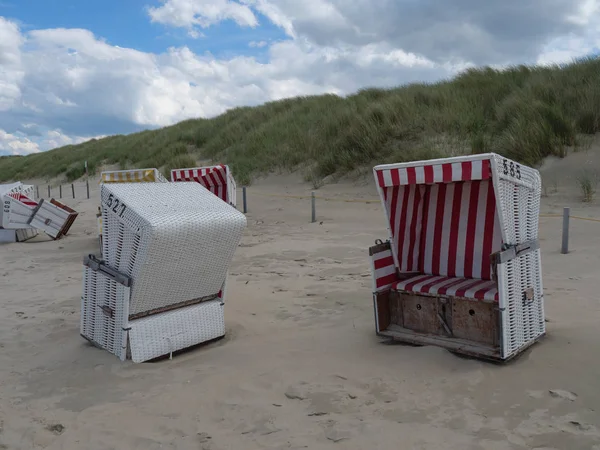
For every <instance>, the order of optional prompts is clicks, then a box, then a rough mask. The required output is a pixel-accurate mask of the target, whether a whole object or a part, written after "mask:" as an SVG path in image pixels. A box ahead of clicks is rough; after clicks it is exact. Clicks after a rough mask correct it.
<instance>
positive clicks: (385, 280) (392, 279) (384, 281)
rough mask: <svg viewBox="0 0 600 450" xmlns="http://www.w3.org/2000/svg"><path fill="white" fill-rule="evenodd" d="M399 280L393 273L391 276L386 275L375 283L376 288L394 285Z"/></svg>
mask: <svg viewBox="0 0 600 450" xmlns="http://www.w3.org/2000/svg"><path fill="white" fill-rule="evenodd" d="M397 280H398V278H397V277H396V274H395V273H392V274H390V275H386V276H385V277H381V278H377V280H376V281H375V286H376V287H378V288H380V287H381V286H385V285H386V284H392V283H394V282H395V281H397Z"/></svg>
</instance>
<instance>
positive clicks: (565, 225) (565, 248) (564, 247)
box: [560, 208, 571, 255]
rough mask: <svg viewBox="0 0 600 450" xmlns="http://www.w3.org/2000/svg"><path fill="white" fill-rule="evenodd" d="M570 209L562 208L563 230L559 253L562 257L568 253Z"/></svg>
mask: <svg viewBox="0 0 600 450" xmlns="http://www.w3.org/2000/svg"><path fill="white" fill-rule="evenodd" d="M570 212H571V208H563V229H562V247H561V249H560V252H561V253H562V254H563V255H566V254H567V253H569V217H570Z"/></svg>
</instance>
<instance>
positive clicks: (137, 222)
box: [80, 183, 246, 362]
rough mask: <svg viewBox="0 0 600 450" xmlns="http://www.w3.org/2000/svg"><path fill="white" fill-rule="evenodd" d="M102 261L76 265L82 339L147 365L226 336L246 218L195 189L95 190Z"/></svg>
mask: <svg viewBox="0 0 600 450" xmlns="http://www.w3.org/2000/svg"><path fill="white" fill-rule="evenodd" d="M101 205H102V206H101V208H102V220H103V229H102V235H103V239H102V246H103V248H102V255H103V259H102V260H99V259H96V258H94V257H93V256H91V255H90V256H88V257H86V259H85V260H84V275H83V279H84V282H83V295H82V298H81V324H80V327H81V335H82V336H83V337H84V338H86V339H88V340H89V341H91V342H93V343H95V344H96V345H97V346H99V347H101V348H103V349H106V350H107V351H109V352H111V353H113V354H115V355H116V356H118V357H119V358H120V359H121V360H125V359H126V358H131V359H132V360H133V361H134V362H143V361H147V360H150V359H153V358H156V357H159V356H162V355H166V354H169V353H172V352H175V351H177V350H181V349H184V348H187V347H190V346H193V345H196V344H199V343H202V342H205V341H210V340H213V339H216V338H219V337H222V336H224V335H225V322H224V302H225V293H226V278H227V272H228V270H229V265H230V263H231V260H232V258H233V255H234V253H235V250H236V248H237V246H238V244H239V241H240V239H241V236H242V233H243V230H244V228H245V227H246V218H245V216H244V215H243V214H242V213H241V212H239V211H237V210H236V209H235V208H231V207H230V206H229V205H227V204H226V203H224V202H223V201H221V200H219V199H218V198H216V197H215V196H214V195H213V194H212V193H210V192H209V191H208V190H206V189H204V188H203V187H202V186H200V185H199V184H197V183H122V184H121V183H112V184H103V185H102V186H101Z"/></svg>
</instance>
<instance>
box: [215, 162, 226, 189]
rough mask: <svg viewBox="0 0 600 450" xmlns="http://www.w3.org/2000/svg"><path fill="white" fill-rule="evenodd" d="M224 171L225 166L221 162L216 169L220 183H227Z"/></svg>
mask: <svg viewBox="0 0 600 450" xmlns="http://www.w3.org/2000/svg"><path fill="white" fill-rule="evenodd" d="M225 171H226V169H225V166H224V165H222V164H221V165H220V166H219V169H218V170H217V171H216V173H217V176H218V178H219V182H220V184H221V185H225V184H227V182H226V181H225Z"/></svg>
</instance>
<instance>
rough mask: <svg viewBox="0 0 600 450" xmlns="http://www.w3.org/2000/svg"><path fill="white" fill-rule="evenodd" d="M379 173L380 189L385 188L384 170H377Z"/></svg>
mask: <svg viewBox="0 0 600 450" xmlns="http://www.w3.org/2000/svg"><path fill="white" fill-rule="evenodd" d="M375 173H377V182H378V183H379V187H385V181H384V180H383V170H376V171H375Z"/></svg>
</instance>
